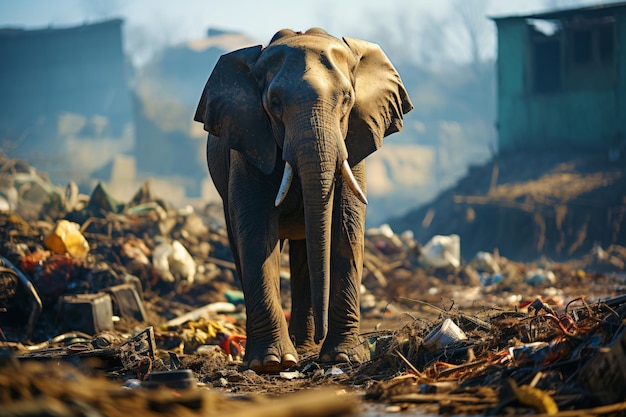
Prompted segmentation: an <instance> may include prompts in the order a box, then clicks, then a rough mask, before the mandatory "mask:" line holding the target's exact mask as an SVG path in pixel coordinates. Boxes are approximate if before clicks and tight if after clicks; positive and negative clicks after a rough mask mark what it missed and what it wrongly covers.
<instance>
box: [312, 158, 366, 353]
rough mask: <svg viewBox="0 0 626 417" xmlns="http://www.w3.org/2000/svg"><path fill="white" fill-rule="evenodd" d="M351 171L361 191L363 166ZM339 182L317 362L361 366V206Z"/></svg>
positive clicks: (351, 193)
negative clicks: (322, 338)
mask: <svg viewBox="0 0 626 417" xmlns="http://www.w3.org/2000/svg"><path fill="white" fill-rule="evenodd" d="M352 171H353V173H354V176H355V178H356V179H357V181H358V182H359V185H360V186H361V188H362V189H363V190H365V163H364V162H361V163H359V164H357V165H356V166H355V167H354V168H353V170H352ZM339 181H341V183H342V186H341V187H336V191H335V210H334V211H333V223H332V224H333V234H332V245H331V253H332V255H331V287H330V309H329V318H328V326H329V328H328V336H327V337H326V339H325V341H324V344H323V345H322V349H321V352H320V360H321V361H322V362H356V363H361V362H363V361H365V360H368V359H369V349H366V347H365V346H364V345H363V343H362V342H361V338H360V336H359V334H360V320H361V312H360V289H361V277H362V273H363V252H364V234H365V204H363V203H362V202H361V201H359V200H358V199H357V197H356V196H355V195H354V193H353V192H352V191H351V190H350V189H349V188H348V186H347V185H346V184H345V183H343V181H342V180H341V179H340V180H339Z"/></svg>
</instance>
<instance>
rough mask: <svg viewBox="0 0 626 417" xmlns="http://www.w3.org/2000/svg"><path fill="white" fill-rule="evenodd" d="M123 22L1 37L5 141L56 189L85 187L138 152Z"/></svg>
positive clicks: (0, 134) (0, 122) (8, 31)
mask: <svg viewBox="0 0 626 417" xmlns="http://www.w3.org/2000/svg"><path fill="white" fill-rule="evenodd" d="M121 29H122V20H119V19H114V20H108V21H103V22H99V23H94V24H85V25H81V26H76V27H68V28H45V29H37V30H24V29H13V28H3V29H0V57H2V59H0V97H2V100H0V140H1V141H2V148H3V149H4V150H5V152H7V153H9V154H10V155H11V156H12V157H19V158H24V159H27V160H29V161H31V162H33V163H34V164H35V165H36V166H37V167H38V168H39V169H42V170H45V171H48V172H49V173H50V176H51V177H52V179H54V180H55V181H64V180H67V179H74V180H79V181H80V180H82V179H86V178H87V177H88V176H89V174H90V172H92V171H93V170H95V169H98V168H100V167H101V166H103V165H104V164H106V163H107V162H109V161H111V160H112V158H113V156H114V155H116V154H118V153H122V152H127V151H130V150H132V148H133V146H134V130H133V129H134V128H133V126H134V117H133V102H132V93H131V89H130V88H129V79H130V78H129V68H130V67H129V66H128V65H127V61H126V58H125V56H124V52H123V48H122V30H121Z"/></svg>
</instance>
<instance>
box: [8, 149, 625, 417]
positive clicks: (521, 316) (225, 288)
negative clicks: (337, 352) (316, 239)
mask: <svg viewBox="0 0 626 417" xmlns="http://www.w3.org/2000/svg"><path fill="white" fill-rule="evenodd" d="M546 161H547V162H546ZM550 161H552V160H550V158H548V157H546V159H545V160H544V162H545V163H543V165H542V166H544V168H543V170H541V171H539V170H537V168H536V167H537V166H539V165H541V164H539V162H538V161H536V162H535V164H534V165H533V164H530V163H527V165H528V166H527V169H526V170H525V171H524V170H520V171H519V173H518V175H517V176H513V175H512V174H511V172H510V171H507V169H505V168H504V167H513V166H516V165H515V163H514V162H515V161H505V160H503V159H499V160H497V161H493V162H492V163H490V164H487V165H486V166H484V167H481V168H475V169H474V170H473V171H472V173H470V176H473V179H472V181H470V180H469V179H466V180H463V181H461V182H460V183H459V186H458V187H457V188H455V189H454V190H450V192H448V193H445V195H443V196H442V197H441V198H440V199H439V200H438V201H436V202H433V204H432V205H431V206H428V207H424V208H423V209H420V210H418V211H416V212H415V213H413V214H414V220H413V221H411V224H416V222H417V223H418V224H420V225H421V226H420V227H422V228H423V229H428V230H429V231H430V232H433V231H436V232H437V233H440V234H441V235H446V233H455V232H456V233H458V234H459V235H460V242H461V250H460V252H459V253H456V252H455V251H454V250H453V249H450V248H449V247H446V246H442V247H436V246H429V244H430V243H431V242H429V241H428V240H429V239H430V237H431V236H432V235H426V234H425V231H424V230H420V233H415V234H414V235H412V236H411V234H407V233H404V231H405V230H407V229H408V228H402V227H399V228H397V229H396V228H395V227H394V226H392V227H394V229H390V228H383V227H381V228H378V229H371V230H368V234H367V239H366V256H365V269H364V276H363V288H362V294H361V302H362V308H361V314H362V326H361V330H362V340H361V343H362V344H363V345H364V346H366V347H367V348H368V349H369V351H370V355H371V359H370V360H369V361H367V362H365V363H362V364H333V365H328V364H321V363H319V362H318V361H317V355H316V352H315V351H314V350H311V351H309V352H304V353H303V354H302V355H301V358H300V359H301V362H300V364H299V365H298V366H297V367H294V368H293V369H289V370H287V371H285V372H282V373H278V374H257V373H255V372H253V371H250V370H246V369H243V367H242V366H241V356H242V354H243V352H244V351H245V330H244V329H245V306H244V305H243V300H242V295H241V292H240V290H239V286H238V283H237V279H236V277H235V274H234V268H233V264H232V258H231V256H230V252H229V249H228V243H227V240H226V237H225V233H224V230H223V227H222V226H221V212H220V208H219V207H215V206H207V207H200V208H190V207H187V208H182V209H177V208H172V207H168V205H167V204H165V203H164V202H162V201H159V199H158V198H156V197H154V194H153V191H154V190H151V189H150V187H149V186H148V185H145V186H144V187H142V189H140V190H138V192H137V195H136V196H135V197H134V198H133V199H132V201H130V202H124V203H120V202H117V201H115V200H114V199H112V198H111V197H110V196H109V195H108V194H107V192H106V189H104V188H103V187H101V186H98V187H96V188H95V189H94V190H93V192H92V194H91V195H90V196H81V195H76V194H75V193H73V192H72V189H71V187H68V188H67V189H65V190H61V191H62V192H60V193H57V192H55V191H54V188H53V187H52V186H51V185H49V184H47V183H46V182H45V177H44V176H40V175H36V176H32V170H30V169H29V167H28V166H26V165H25V164H23V163H20V162H16V161H10V160H4V161H0V172H1V173H2V174H3V175H4V177H3V178H4V179H5V180H6V179H12V180H13V184H14V186H15V191H16V193H17V197H18V202H19V204H17V205H16V206H15V207H13V208H12V209H11V210H4V211H2V212H0V241H1V243H2V244H1V246H0V256H1V258H0V260H1V261H2V263H3V266H2V267H0V290H1V291H0V329H1V332H0V354H1V355H0V404H2V407H0V417H3V416H27V415H28V416H31V415H48V416H83V415H85V416H86V415H90V416H117V415H120V416H121V415H127V414H128V413H129V412H137V413H141V414H142V415H152V414H154V415H160V416H163V415H177V416H180V415H187V416H196V415H197V416H200V415H224V414H226V413H228V414H229V415H233V414H234V415H238V414H237V413H240V414H241V415H244V414H245V415H246V416H256V415H259V416H265V415H268V416H270V415H271V416H273V417H274V416H303V415H308V416H326V415H328V416H330V415H358V416H373V415H388V414H397V413H402V414H407V413H409V414H419V415H426V414H429V415H450V414H476V415H502V414H520V413H524V414H555V413H556V414H558V415H563V416H565V415H604V414H606V415H609V414H611V415H620V414H623V413H624V412H625V411H624V410H626V403H625V402H624V398H625V397H626V388H624V387H626V363H624V358H625V357H626V352H625V350H626V342H625V341H626V336H625V335H626V333H625V331H624V323H626V322H625V320H626V296H625V293H626V291H625V290H626V268H625V265H626V248H625V247H624V246H623V245H624V244H625V243H626V242H625V240H624V234H623V229H624V227H623V226H624V224H623V217H620V216H621V215H620V214H619V213H623V211H624V206H625V205H624V200H623V199H624V195H626V194H625V193H624V192H623V190H622V189H621V188H619V187H621V186H622V185H623V182H624V181H623V175H622V170H621V168H620V167H618V166H617V165H607V166H606V169H605V170H600V169H599V168H600V166H601V165H602V164H600V163H599V161H597V160H592V161H583V160H579V159H576V160H570V162H567V163H565V162H563V161H562V160H559V161H558V162H554V161H552V162H550ZM576 161H577V162H576ZM518 162H519V161H518ZM551 164H552V165H551ZM548 166H552V167H553V168H548ZM495 167H498V169H496V168H495ZM533 167H535V168H533ZM575 167H582V168H575ZM26 172H30V173H31V174H29V175H31V177H29V178H30V179H29V180H28V181H25V180H24V177H25V175H24V174H25V173H26ZM477 173H482V174H481V175H478V174H477ZM470 182H473V183H474V184H475V185H474V188H472V187H470ZM41 184H44V185H45V187H44V186H42V185H41ZM485 184H487V185H485ZM620 184H622V185H620ZM618 186H619V187H618ZM51 190H52V191H51ZM461 190H463V192H461ZM603 192H608V194H606V195H605V194H603ZM619 193H621V194H619ZM583 197H584V198H583ZM591 197H593V199H592V200H593V201H595V202H598V203H597V204H593V205H592V209H593V210H595V211H594V212H593V213H595V214H593V213H591V214H590V212H589V210H591V209H590V208H589V207H590V206H589V205H583V206H582V208H581V206H580V203H581V201H588V199H590V198H591ZM446 201H447V203H446ZM503 207H504V208H503ZM520 207H521V208H520ZM537 207H540V209H539V210H537V211H536V212H535V208H537ZM547 207H549V209H548V208H547ZM558 207H565V208H563V209H558ZM470 208H472V210H473V212H474V217H473V218H471V216H470V217H468V212H471V211H470V210H469V209H470ZM429 210H435V211H436V214H434V215H431V216H429V215H428V212H429ZM550 210H553V211H550ZM559 210H561V211H559ZM620 210H622V211H620ZM557 212H558V213H561V214H560V215H559V216H560V217H558V216H557V217H558V218H559V219H560V220H558V221H557V217H550V216H549V215H547V214H546V213H553V214H554V213H557ZM459 213H463V216H460V214H459ZM487 213H491V214H490V216H491V217H485V215H486V214H487ZM494 213H495V214H494ZM520 213H523V215H522V214H520ZM537 213H539V214H537ZM598 213H599V214H598ZM600 214H601V215H602V216H604V217H603V218H602V221H598V222H596V220H595V217H594V216H597V215H600ZM528 216H530V217H528ZM533 216H534V217H533ZM537 216H541V217H543V218H545V219H551V220H546V221H545V227H544V228H543V229H542V228H541V227H539V226H538V225H540V224H541V222H539V221H535V220H532V219H533V218H534V219H537V218H538V217H537ZM428 217H430V222H425V221H424V219H427V218H428ZM579 217H580V218H579ZM417 218H419V221H417V220H415V219H417ZM581 218H582V220H581ZM61 219H65V220H69V221H70V222H72V223H74V224H76V225H78V226H77V228H76V230H75V232H78V233H75V234H73V235H72V236H74V237H75V238H76V240H75V241H72V242H73V243H72V242H69V240H64V243H63V245H61V249H59V246H58V242H57V244H55V241H54V240H51V237H50V236H54V235H55V234H56V231H57V230H58V227H59V222H60V220H61ZM523 219H526V221H528V222H530V223H529V224H525V225H524V226H520V223H519V222H522V220H523ZM529 219H530V220H529ZM585 219H587V220H585ZM446 220H447V221H446ZM407 221H408V220H407ZM585 222H586V223H585ZM427 223H428V224H427ZM407 224H408V223H407ZM583 224H586V225H587V226H586V228H585V229H584V230H586V232H585V233H584V236H583V234H581V233H579V232H580V230H581V229H580V227H579V226H580V225H583ZM600 224H602V225H603V229H602V230H600V229H599V227H600V226H599V225H600ZM444 225H445V227H444ZM548 225H550V226H548ZM426 226H428V227H426ZM446 227H447V228H446ZM498 227H501V228H503V229H502V230H499V231H498V230H496V229H497V228H498ZM581 227H582V226H581ZM526 229H528V230H530V231H529V232H528V233H523V231H524V230H526ZM394 230H397V231H398V232H400V233H396V232H395V231H394ZM476 230H480V231H481V234H475V235H474V234H472V233H474V232H476ZM493 230H495V232H494V233H496V235H495V236H494V235H493V234H490V233H488V231H493ZM503 230H508V233H507V234H506V236H507V239H500V238H502V236H503V235H502V233H503ZM575 235H577V236H578V238H577V239H578V240H579V241H580V243H579V244H577V245H576V239H575V238H574V236H575ZM472 236H475V238H472ZM476 236H480V238H478V237H476ZM498 236H499V238H498ZM581 236H583V237H581ZM600 236H602V237H603V238H602V239H596V237H600ZM80 237H82V238H84V241H83V240H81V239H80ZM496 238H498V239H496ZM525 239H531V240H530V243H529V241H527V240H525ZM607 239H608V240H607ZM467 240H470V242H469V243H466V242H467ZM76 242H79V243H78V244H76ZM85 242H86V244H85ZM174 242H179V243H180V245H181V247H182V248H184V249H185V251H183V253H182V254H183V255H185V254H186V255H187V256H186V257H184V256H182V255H181V256H180V257H176V256H173V257H166V258H163V254H164V253H168V252H167V251H166V249H167V250H169V251H170V252H169V253H170V254H171V253H173V252H175V248H176V247H175V245H173V243H174ZM480 242H483V246H482V247H481V249H480V250H478V249H477V250H475V251H472V250H471V249H470V248H472V247H474V246H475V247H476V248H478V247H479V246H478V245H479V243H480ZM484 242H490V244H486V243H484ZM541 242H543V243H541ZM559 242H561V243H560V244H558V245H557V243H559ZM539 243H541V245H539ZM527 246H530V247H531V248H530V249H528V248H527ZM574 246H575V249H574V250H571V251H570V250H569V249H567V248H570V249H571V248H572V247H574ZM432 247H435V248H436V249H437V248H438V249H439V254H440V255H442V254H445V253H447V254H448V255H450V256H452V261H450V263H448V264H446V265H438V266H435V265H434V264H435V263H436V262H440V261H441V259H444V258H445V259H448V258H446V257H445V256H442V257H441V259H439V258H437V259H433V258H429V257H428V256H426V255H427V254H430V255H432V253H433V252H428V250H429V248H430V249H432ZM538 247H539V248H540V250H538V249H537V248H538ZM559 247H560V249H559V250H558V251H557V248H559ZM515 248H522V249H521V250H520V251H518V252H516V251H515ZM523 248H527V249H523ZM565 249H567V250H565ZM164 250H165V251H164ZM557 252H558V253H557ZM570 252H571V253H570ZM537 254H540V256H536V255H537ZM505 255H506V256H505ZM512 255H519V258H517V257H516V256H512ZM531 255H532V257H531ZM552 255H554V256H552ZM557 255H558V256H557ZM566 255H567V256H566ZM524 257H527V259H524ZM163 259H168V260H169V263H168V264H167V267H166V268H164V265H163V262H162V261H163ZM283 265H284V266H285V269H284V274H283V276H282V278H281V288H282V304H283V309H284V312H285V316H286V318H287V319H288V318H289V311H290V304H291V301H290V296H289V276H288V270H287V268H286V266H287V265H288V258H287V256H286V255H284V256H283ZM191 266H192V267H193V268H191ZM190 268H191V269H190ZM103 294H109V295H110V298H111V307H112V312H109V313H108V314H107V312H106V311H105V310H106V309H103V308H102V307H101V305H100V304H97V303H99V302H100V300H103V299H105V298H106V297H104V296H103ZM121 294H126V296H128V295H129V294H130V295H131V296H134V295H135V294H136V295H137V296H136V297H135V298H133V297H130V299H128V298H124V297H122V296H121ZM87 296H88V297H93V298H90V299H89V301H85V300H86V298H85V297H87ZM68 297H69V298H68ZM71 297H79V298H80V297H83V298H81V300H82V301H81V303H82V304H80V305H78V306H76V305H74V304H72V303H73V302H75V300H74V298H71ZM71 300H74V301H71ZM94 300H96V301H97V302H96V301H94ZM84 306H87V307H88V308H87V310H85V309H82V308H83V307H84ZM71 308H75V309H78V310H71ZM68 309H70V310H68ZM68 311H69V312H74V314H70V313H68ZM76 311H78V314H76ZM94 312H95V313H94ZM96 313H97V314H96ZM98 319H102V320H98ZM107 320H108V321H107Z"/></svg>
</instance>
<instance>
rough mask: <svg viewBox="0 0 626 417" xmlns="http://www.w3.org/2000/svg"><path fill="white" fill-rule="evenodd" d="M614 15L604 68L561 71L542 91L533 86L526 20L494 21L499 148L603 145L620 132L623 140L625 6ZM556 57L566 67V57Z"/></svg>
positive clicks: (591, 147) (625, 135)
mask: <svg viewBox="0 0 626 417" xmlns="http://www.w3.org/2000/svg"><path fill="white" fill-rule="evenodd" d="M615 18H616V22H615V47H616V50H615V60H614V67H613V68H610V70H609V71H608V72H607V71H606V70H605V69H602V70H598V69H596V70H589V71H576V73H574V72H572V71H569V72H568V71H567V70H563V71H562V72H561V74H560V76H561V77H562V86H561V88H560V89H558V90H557V91H547V92H535V91H534V89H533V84H532V83H533V68H532V65H533V62H532V59H533V58H532V53H533V51H532V43H531V42H530V28H529V25H528V23H527V21H526V19H525V18H507V19H502V20H498V21H497V25H498V61H497V72H498V120H497V125H498V144H499V150H500V152H509V151H515V150H520V149H550V148H556V149H586V150H607V149H609V147H610V146H612V145H613V144H614V143H615V142H616V141H617V140H619V138H618V136H619V135H620V134H621V135H622V136H621V137H622V139H623V140H626V102H625V101H626V47H625V46H623V45H624V44H625V43H626V11H620V13H619V14H617V15H616V16H615ZM620 44H622V45H620ZM620 46H621V48H620ZM563 55H564V54H563ZM561 59H562V60H563V64H562V65H563V66H562V68H565V69H566V66H567V65H568V63H567V57H565V56H562V57H561ZM608 75H610V77H609V76H608ZM594 78H595V79H594Z"/></svg>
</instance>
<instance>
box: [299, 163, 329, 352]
mask: <svg viewBox="0 0 626 417" xmlns="http://www.w3.org/2000/svg"><path fill="white" fill-rule="evenodd" d="M305 158H306V159H307V160H306V161H301V160H300V161H298V166H299V174H300V180H301V182H302V195H303V200H304V221H305V228H306V246H307V257H308V260H309V275H310V277H311V297H312V300H311V303H312V307H313V317H314V319H315V342H316V343H319V342H320V341H321V340H323V339H324V338H325V337H326V333H327V330H328V302H329V297H330V248H331V222H332V211H333V195H334V184H335V169H336V166H337V162H336V156H334V157H333V158H332V160H320V159H315V160H311V157H310V154H309V156H306V157H305Z"/></svg>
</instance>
